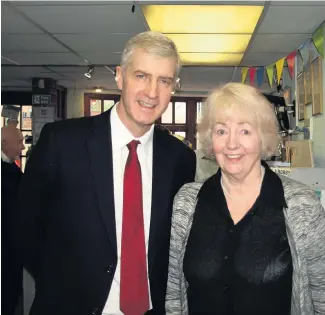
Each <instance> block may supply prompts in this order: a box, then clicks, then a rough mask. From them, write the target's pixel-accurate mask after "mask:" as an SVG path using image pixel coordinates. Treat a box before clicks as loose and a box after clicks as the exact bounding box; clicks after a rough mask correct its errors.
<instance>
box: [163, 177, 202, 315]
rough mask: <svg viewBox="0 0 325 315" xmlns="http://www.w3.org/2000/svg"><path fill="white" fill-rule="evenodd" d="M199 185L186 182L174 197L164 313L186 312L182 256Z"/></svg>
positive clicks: (178, 314)
mask: <svg viewBox="0 0 325 315" xmlns="http://www.w3.org/2000/svg"><path fill="white" fill-rule="evenodd" d="M200 186H201V185H200V184H198V183H190V184H186V185H184V186H183V187H182V188H181V189H180V191H179V192H178V193H177V195H176V196H175V199H174V204H173V217H172V225H171V237H170V251H169V270H168V282H167V294H166V305H165V306H166V314H177V315H180V314H183V315H185V314H187V300H186V288H185V283H184V276H183V263H182V257H183V254H184V249H185V247H186V237H187V235H188V232H189V229H190V226H191V220H192V216H193V213H194V210H195V206H196V196H197V192H198V190H199V188H200Z"/></svg>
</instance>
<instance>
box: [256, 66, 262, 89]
mask: <svg viewBox="0 0 325 315" xmlns="http://www.w3.org/2000/svg"><path fill="white" fill-rule="evenodd" d="M256 77H257V86H258V87H260V86H261V85H262V84H263V79H264V67H259V68H258V69H257V71H256Z"/></svg>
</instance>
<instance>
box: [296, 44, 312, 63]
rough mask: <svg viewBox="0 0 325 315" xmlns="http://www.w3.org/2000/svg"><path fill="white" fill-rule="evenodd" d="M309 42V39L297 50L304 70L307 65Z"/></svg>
mask: <svg viewBox="0 0 325 315" xmlns="http://www.w3.org/2000/svg"><path fill="white" fill-rule="evenodd" d="M309 42H310V39H308V41H307V42H306V43H304V44H303V45H301V47H300V48H299V49H298V51H299V54H300V57H301V59H302V64H303V67H304V68H305V67H306V66H307V65H308V63H309Z"/></svg>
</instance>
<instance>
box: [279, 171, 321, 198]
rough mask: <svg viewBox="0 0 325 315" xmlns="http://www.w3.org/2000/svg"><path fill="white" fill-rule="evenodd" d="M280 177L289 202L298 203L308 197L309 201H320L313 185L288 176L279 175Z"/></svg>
mask: <svg viewBox="0 0 325 315" xmlns="http://www.w3.org/2000/svg"><path fill="white" fill-rule="evenodd" d="M279 177H280V179H281V181H282V185H283V190H284V194H285V197H286V200H287V202H289V201H290V202H292V203H298V202H301V200H302V199H306V201H308V202H309V203H310V202H316V201H319V199H318V198H317V196H316V193H315V191H314V190H313V189H312V188H311V187H309V186H307V185H305V184H303V183H301V182H299V181H297V180H295V179H292V178H289V177H287V176H283V175H279Z"/></svg>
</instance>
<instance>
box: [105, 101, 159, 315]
mask: <svg viewBox="0 0 325 315" xmlns="http://www.w3.org/2000/svg"><path fill="white" fill-rule="evenodd" d="M116 106H117V105H115V106H114V107H113V108H112V111H111V118H110V119H111V135H112V153H113V179H114V203H115V221H116V241H117V253H118V255H117V258H118V261H117V267H116V271H115V274H114V279H113V282H112V286H111V290H110V293H109V296H108V299H107V301H106V304H105V307H104V310H103V315H118V314H123V313H122V312H121V311H120V270H121V269H120V267H121V236H122V214H123V180H124V169H125V164H126V160H127V158H128V155H129V149H128V148H127V144H128V143H129V142H131V141H132V140H139V141H140V144H139V145H138V147H137V153H138V158H139V162H140V166H141V177H142V195H143V218H144V232H145V242H146V253H147V257H148V241H149V228H150V217H151V193H152V151H153V132H154V126H152V127H151V128H150V130H149V131H148V132H147V133H146V134H144V135H143V136H142V137H140V138H134V137H133V135H132V134H131V133H130V131H129V130H128V129H127V128H126V127H125V126H124V124H123V123H122V121H121V120H120V118H119V116H118V114H117V111H116ZM147 273H148V258H147ZM148 279H149V276H148ZM148 287H149V301H150V308H151V307H152V303H151V295H150V286H149V280H148Z"/></svg>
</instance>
